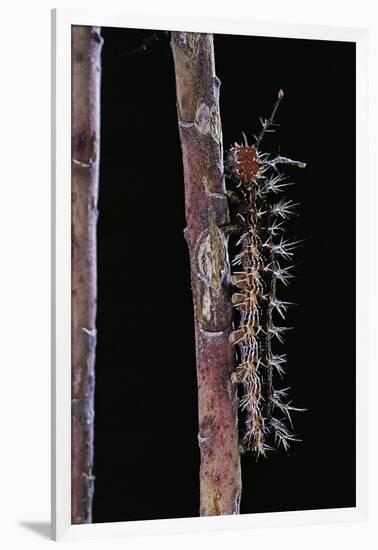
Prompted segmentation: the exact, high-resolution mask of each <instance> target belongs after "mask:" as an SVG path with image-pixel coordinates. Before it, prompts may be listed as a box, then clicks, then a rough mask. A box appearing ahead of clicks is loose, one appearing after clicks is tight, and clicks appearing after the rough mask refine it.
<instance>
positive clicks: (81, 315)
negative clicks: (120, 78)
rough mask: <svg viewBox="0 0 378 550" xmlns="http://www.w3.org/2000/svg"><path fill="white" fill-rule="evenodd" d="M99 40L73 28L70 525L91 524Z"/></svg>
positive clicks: (95, 31)
mask: <svg viewBox="0 0 378 550" xmlns="http://www.w3.org/2000/svg"><path fill="white" fill-rule="evenodd" d="M101 47H102V38H101V36H100V28H99V27H84V26H73V27H72V453H71V454H72V465H71V468H72V477H71V483H72V491H71V514H72V519H71V521H72V523H75V524H76V523H91V522H92V498H93V490H94V478H93V475H92V467H93V420H94V382H95V375H94V363H95V348H96V326H95V320H96V298H97V280H96V279H97V273H96V270H97V266H96V225H97V196H98V171H99V142H100V78H101V63H100V55H101Z"/></svg>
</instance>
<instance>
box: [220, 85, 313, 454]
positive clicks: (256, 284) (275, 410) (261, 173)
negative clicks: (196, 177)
mask: <svg viewBox="0 0 378 550" xmlns="http://www.w3.org/2000/svg"><path fill="white" fill-rule="evenodd" d="M283 96H284V93H283V91H282V90H279V92H278V97H277V100H276V102H275V104H274V107H273V110H272V113H271V115H270V117H269V118H266V119H260V123H261V131H260V133H259V134H258V135H257V136H254V143H253V145H249V144H248V140H247V137H246V135H245V134H244V132H243V140H244V143H243V144H238V143H235V144H234V145H233V146H232V147H231V148H230V149H229V151H228V154H227V157H226V160H225V172H226V180H227V182H228V183H227V190H226V194H227V196H228V199H229V203H230V212H231V224H230V225H229V228H230V233H233V234H236V236H237V240H236V239H235V241H236V242H235V241H234V249H236V251H237V253H235V254H234V255H232V250H231V247H230V258H231V265H232V275H231V283H232V285H233V288H234V289H235V290H234V292H233V294H232V304H233V306H234V308H235V310H234V311H235V315H234V325H235V326H234V329H235V330H233V332H232V333H231V335H230V341H231V342H232V344H234V345H235V349H236V357H237V366H236V369H235V371H234V372H233V374H232V380H233V382H234V383H236V384H239V385H240V387H241V397H240V400H239V408H240V410H241V415H242V416H243V418H244V433H243V435H242V436H241V441H240V445H241V451H242V452H245V451H252V452H253V453H255V454H256V455H257V457H258V456H260V455H262V456H265V455H266V453H267V451H270V450H273V449H275V448H278V447H280V446H282V447H283V448H284V449H285V451H287V450H288V448H289V446H290V443H291V442H292V441H298V438H297V437H296V436H295V435H294V434H293V433H292V431H291V429H292V420H291V412H292V411H299V410H304V409H298V408H297V407H294V406H293V405H292V402H291V401H287V391H288V389H289V388H283V389H276V388H275V385H274V384H275V380H276V378H277V376H278V377H282V376H283V375H284V372H285V364H286V359H287V358H286V355H285V354H280V353H276V352H275V351H274V349H273V348H274V347H275V341H277V342H279V343H283V340H284V335H285V332H286V331H287V330H289V328H288V327H284V326H281V324H276V323H277V322H278V319H279V318H282V319H285V314H286V312H287V309H288V307H289V306H290V305H291V303H290V302H286V301H283V300H280V299H279V298H278V297H277V286H278V284H283V285H288V284H289V282H290V279H292V277H293V273H292V267H293V266H291V265H284V264H285V262H287V261H290V260H291V259H292V257H293V253H294V250H295V248H296V247H297V246H298V244H299V241H297V242H293V241H290V240H289V239H287V238H285V227H284V225H285V221H286V220H287V219H288V218H289V217H290V216H291V215H292V214H293V213H294V211H295V209H296V207H297V206H298V204H297V203H294V202H293V201H292V200H288V199H285V198H281V197H280V195H281V194H282V193H284V191H285V189H286V188H287V187H288V186H289V185H292V183H291V182H287V178H286V177H285V175H284V174H283V172H282V171H281V170H280V168H281V167H283V166H285V165H286V166H287V165H291V166H296V167H298V168H305V166H306V164H305V163H304V162H301V161H297V160H292V159H290V158H287V157H283V156H281V155H280V154H279V155H278V156H275V157H271V155H269V154H268V153H265V152H262V151H261V150H260V145H261V142H262V140H263V138H264V136H265V134H267V133H268V132H272V131H273V132H274V131H275V127H276V126H278V125H277V124H276V123H275V122H274V119H275V115H276V112H277V109H278V106H279V104H280V102H281V100H282V98H283Z"/></svg>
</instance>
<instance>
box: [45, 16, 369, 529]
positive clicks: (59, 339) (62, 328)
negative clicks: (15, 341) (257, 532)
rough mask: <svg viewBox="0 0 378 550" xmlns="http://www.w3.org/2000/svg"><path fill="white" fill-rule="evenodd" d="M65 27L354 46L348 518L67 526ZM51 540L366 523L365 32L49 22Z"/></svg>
mask: <svg viewBox="0 0 378 550" xmlns="http://www.w3.org/2000/svg"><path fill="white" fill-rule="evenodd" d="M71 25H94V26H107V27H129V28H141V29H169V30H177V31H179V30H186V31H197V32H213V33H228V34H245V35H254V36H268V37H285V38H302V39H303V38H305V39H321V40H338V41H353V42H355V43H356V59H357V61H356V63H357V73H356V75H357V89H356V91H357V150H356V153H357V186H356V187H357V241H356V242H357V335H356V336H357V371H356V382H357V456H356V458H357V471H356V476H357V505H356V507H355V508H339V509H327V510H311V511H298V512H279V513H263V514H255V515H254V514H243V515H238V516H236V515H235V516H222V517H198V518H185V519H171V520H153V521H125V522H114V523H106V524H105V523H103V524H100V523H96V524H86V525H71V500H70V498H71V497H70V495H71V483H70V478H71V430H70V427H71V400H70V394H71V319H70V310H71V288H70V285H71V189H70V185H71V168H70V163H71V122H70V121H71ZM52 50H53V55H52V112H53V116H52V124H53V128H52V135H53V143H52V201H53V205H52V209H53V215H52V219H53V227H52V246H53V254H52V257H53V260H52V262H53V266H52V288H53V291H52V292H53V296H52V535H53V538H54V539H55V540H80V539H95V538H112V537H122V536H130V535H142V534H149V535H151V534H163V533H180V532H203V531H213V530H221V529H223V530H226V529H227V530H230V529H243V528H248V529H250V528H254V527H274V526H289V525H291V526H293V525H309V524H319V523H333V522H340V521H343V522H345V521H361V520H364V519H366V518H367V514H368V436H367V423H366V418H367V417H368V285H367V283H366V281H367V273H368V168H367V167H368V159H367V151H368V137H367V136H368V113H367V104H368V75H367V67H368V61H367V51H368V31H367V30H366V29H359V28H343V27H326V26H314V25H291V24H278V23H274V24H273V23H268V22H267V23H261V22H259V23H257V22H254V21H250V20H247V19H240V20H226V19H211V20H205V19H203V18H201V17H181V18H179V17H176V16H167V15H156V14H155V15H150V14H143V13H142V12H139V13H138V12H136V11H135V10H133V11H132V12H131V11H130V10H128V9H125V10H123V11H112V10H108V9H101V8H98V7H91V8H90V9H88V10H79V9H72V10H71V9H70V10H68V9H67V10H53V12H52Z"/></svg>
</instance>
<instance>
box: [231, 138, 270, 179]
mask: <svg viewBox="0 0 378 550" xmlns="http://www.w3.org/2000/svg"><path fill="white" fill-rule="evenodd" d="M227 167H228V170H229V173H230V177H232V178H235V179H237V180H239V181H241V182H242V183H243V184H245V185H249V184H251V183H254V182H255V181H256V180H257V179H258V178H260V177H261V175H262V171H263V166H262V164H261V162H260V159H259V153H258V151H257V149H256V148H255V147H253V146H248V145H237V144H235V145H234V146H233V147H231V148H230V151H229V155H228V158H227Z"/></svg>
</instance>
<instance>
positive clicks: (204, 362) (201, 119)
mask: <svg viewBox="0 0 378 550" xmlns="http://www.w3.org/2000/svg"><path fill="white" fill-rule="evenodd" d="M171 46H172V51H173V57H174V64H175V74H176V91H177V111H178V119H179V130H180V139H181V146H182V155H183V164H184V178H185V207H186V223H187V227H186V229H185V236H186V240H187V243H188V247H189V254H190V264H191V281H192V293H193V302H194V319H195V337H196V358H197V380H198V406H199V434H198V441H199V446H200V451H201V470H200V488H201V495H200V500H201V502H200V514H201V515H202V516H209V515H222V514H237V513H239V502H240V494H241V473H240V455H239V445H238V426H237V407H238V401H237V391H236V385H235V384H234V383H233V382H232V381H231V373H232V372H233V370H234V368H235V351H234V349H233V346H232V344H230V342H229V335H230V332H231V330H232V307H231V303H230V266H229V260H228V254H227V237H226V235H225V233H224V231H223V230H222V226H224V225H225V224H227V223H228V222H229V213H228V203H227V199H226V196H225V184H224V172H223V145H222V129H221V121H220V113H219V86H220V81H219V79H218V78H217V77H216V75H215V64H214V46H213V36H212V35H211V34H199V33H187V32H173V33H172V40H171Z"/></svg>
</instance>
